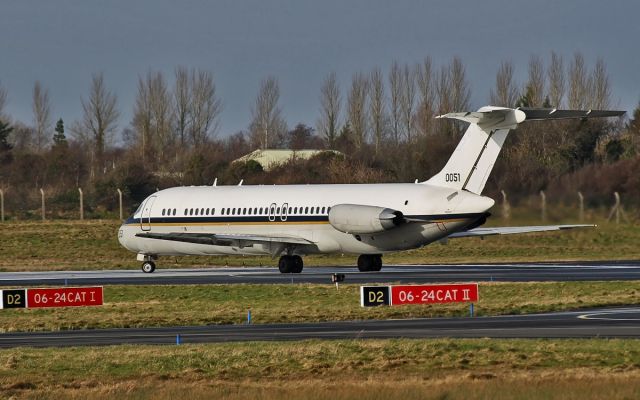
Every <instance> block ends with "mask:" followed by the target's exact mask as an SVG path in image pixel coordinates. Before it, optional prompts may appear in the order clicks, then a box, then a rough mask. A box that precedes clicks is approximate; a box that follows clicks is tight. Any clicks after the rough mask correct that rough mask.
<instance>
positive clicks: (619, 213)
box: [0, 188, 630, 224]
mask: <svg viewBox="0 0 640 400" xmlns="http://www.w3.org/2000/svg"><path fill="white" fill-rule="evenodd" d="M39 192H40V203H41V206H40V214H41V218H42V220H43V221H45V220H46V215H47V207H46V204H47V203H46V191H45V190H44V189H43V188H40V189H39ZM500 193H501V194H502V203H501V205H500V208H501V212H502V218H503V219H505V220H509V219H511V216H512V207H511V204H510V203H509V200H508V196H507V192H506V191H505V190H501V191H500ZM78 194H79V201H78V217H79V219H80V220H83V219H84V212H85V209H84V192H83V191H82V188H78ZM115 194H116V195H117V196H118V211H119V213H118V215H119V217H120V220H122V219H123V217H124V210H123V205H122V190H120V189H116V192H115ZM576 195H577V197H576V198H577V201H578V207H577V209H578V215H577V217H578V221H580V222H584V220H585V214H584V201H585V198H584V195H583V194H582V193H581V192H577V193H576ZM613 198H614V203H613V205H612V207H611V210H610V212H609V214H608V217H607V221H611V220H612V219H613V218H614V217H615V222H616V224H619V223H620V221H621V219H622V220H624V221H625V222H627V223H629V222H630V221H629V218H628V216H627V213H626V212H625V210H624V207H623V206H622V200H621V198H620V194H619V193H618V192H614V193H613ZM539 199H540V200H539V210H540V220H542V221H543V222H544V221H546V220H547V218H548V216H547V207H548V204H547V195H546V194H545V192H544V191H543V190H541V191H540V192H539ZM5 218H6V215H5V191H4V190H2V189H0V222H4V221H5Z"/></svg>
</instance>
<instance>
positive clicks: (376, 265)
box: [371, 254, 382, 271]
mask: <svg viewBox="0 0 640 400" xmlns="http://www.w3.org/2000/svg"><path fill="white" fill-rule="evenodd" d="M372 258H373V268H372V269H371V270H372V271H380V270H381V269H382V256H381V255H380V254H376V255H375V256H372Z"/></svg>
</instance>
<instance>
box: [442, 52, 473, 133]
mask: <svg viewBox="0 0 640 400" xmlns="http://www.w3.org/2000/svg"><path fill="white" fill-rule="evenodd" d="M437 92H438V114H445V113H448V112H459V111H465V110H467V109H468V108H469V98H470V97H471V90H470V89H469V83H468V82H467V79H466V76H465V69H464V65H463V64H462V61H461V60H460V59H459V58H458V57H454V58H453V60H451V63H450V64H449V65H448V66H442V68H441V69H440V74H439V75H438V85H437ZM442 126H443V130H442V133H443V134H445V135H449V136H457V135H459V134H460V133H461V130H462V125H460V124H457V123H456V121H444V122H443V124H442Z"/></svg>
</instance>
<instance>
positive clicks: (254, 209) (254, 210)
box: [253, 207, 258, 215]
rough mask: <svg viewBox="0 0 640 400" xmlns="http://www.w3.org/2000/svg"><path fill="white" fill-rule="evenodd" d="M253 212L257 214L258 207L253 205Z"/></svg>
mask: <svg viewBox="0 0 640 400" xmlns="http://www.w3.org/2000/svg"><path fill="white" fill-rule="evenodd" d="M253 214H254V215H255V214H258V207H253Z"/></svg>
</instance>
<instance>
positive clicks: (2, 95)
mask: <svg viewBox="0 0 640 400" xmlns="http://www.w3.org/2000/svg"><path fill="white" fill-rule="evenodd" d="M6 105H7V89H5V88H4V87H3V86H2V82H0V118H2V117H3V115H4V107H5V106H6Z"/></svg>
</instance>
